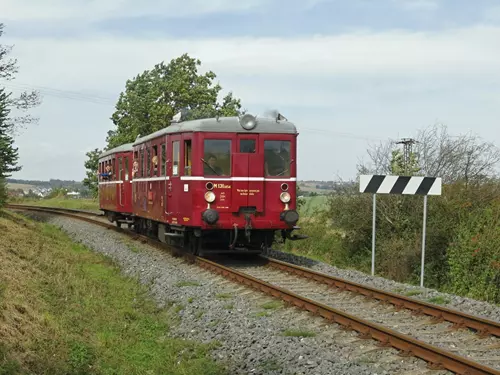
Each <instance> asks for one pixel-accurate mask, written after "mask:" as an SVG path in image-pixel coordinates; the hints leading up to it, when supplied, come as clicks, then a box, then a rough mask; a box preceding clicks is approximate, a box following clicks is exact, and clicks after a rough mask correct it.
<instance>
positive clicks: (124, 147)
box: [99, 143, 133, 159]
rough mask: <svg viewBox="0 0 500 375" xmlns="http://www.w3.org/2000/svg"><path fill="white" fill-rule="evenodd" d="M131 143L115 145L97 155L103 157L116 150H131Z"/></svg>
mask: <svg viewBox="0 0 500 375" xmlns="http://www.w3.org/2000/svg"><path fill="white" fill-rule="evenodd" d="M132 145H133V143H126V144H124V145H120V146H117V147H115V148H112V149H110V150H107V151H104V152H103V153H102V154H100V155H99V159H100V158H104V157H106V156H109V155H112V154H116V153H117V152H126V151H132Z"/></svg>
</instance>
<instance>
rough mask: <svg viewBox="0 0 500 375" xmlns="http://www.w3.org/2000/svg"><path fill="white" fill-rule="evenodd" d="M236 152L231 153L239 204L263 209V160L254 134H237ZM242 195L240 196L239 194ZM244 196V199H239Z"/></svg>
mask: <svg viewBox="0 0 500 375" xmlns="http://www.w3.org/2000/svg"><path fill="white" fill-rule="evenodd" d="M237 142H238V144H237V150H238V151H237V154H235V155H233V167H234V168H233V176H234V177H235V178H234V182H235V187H236V185H237V186H239V188H240V190H241V191H242V192H243V193H242V194H241V192H240V197H239V198H240V199H239V201H240V205H241V204H242V203H243V202H244V201H245V205H246V206H247V207H255V209H256V210H257V211H258V212H263V211H264V162H263V156H262V153H261V151H260V149H259V148H260V147H259V136H258V135H256V134H238V136H237ZM241 195H242V196H241ZM243 197H245V198H246V199H244V200H241V198H243Z"/></svg>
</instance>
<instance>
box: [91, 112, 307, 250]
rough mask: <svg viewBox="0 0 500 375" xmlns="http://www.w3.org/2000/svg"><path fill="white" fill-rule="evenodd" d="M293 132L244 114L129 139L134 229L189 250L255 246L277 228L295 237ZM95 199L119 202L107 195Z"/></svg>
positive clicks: (187, 123)
mask: <svg viewBox="0 0 500 375" xmlns="http://www.w3.org/2000/svg"><path fill="white" fill-rule="evenodd" d="M297 135H298V133H297V131H296V129H295V126H294V125H293V124H291V123H289V122H288V121H285V122H281V121H279V119H269V118H262V119H260V118H258V119H256V118H255V117H253V116H249V115H245V116H243V118H238V117H230V118H218V119H202V120H194V121H185V122H180V123H173V124H172V125H170V126H169V127H167V128H165V129H161V130H159V131H157V132H155V133H153V134H150V135H147V136H145V137H142V138H138V139H137V140H136V141H135V142H134V143H133V144H132V149H131V150H129V148H130V145H126V148H127V150H128V152H129V153H128V154H127V155H131V157H132V158H133V163H134V168H133V170H132V171H131V172H132V174H131V175H132V191H131V192H130V201H131V212H132V220H133V223H134V228H135V230H136V231H137V232H139V233H144V234H149V235H153V236H157V237H158V238H159V239H160V240H161V241H163V242H167V243H171V244H176V245H179V246H181V247H184V248H187V249H188V250H189V251H190V252H192V253H200V252H204V251H208V250H211V251H215V252H224V251H237V250H242V251H257V252H258V251H261V250H262V249H263V248H265V247H269V246H270V245H271V243H272V242H273V241H274V233H275V231H281V233H282V236H283V238H289V239H295V238H291V236H290V233H291V232H292V231H293V230H294V229H298V227H296V226H295V224H296V223H297V220H298V214H297V212H296V173H297V167H296V166H297V163H296V160H297V159H296V147H297V143H296V141H297ZM121 147H122V146H121ZM123 147H124V146H123ZM110 151H113V150H110ZM120 151H122V150H120ZM118 155H121V154H118V153H114V154H111V155H107V156H106V157H107V158H110V157H114V158H115V159H116V157H118ZM103 160H104V159H103ZM122 182H123V183H124V182H125V181H122ZM103 185H105V183H103ZM108 185H111V183H108ZM105 189H108V187H103V188H102V191H103V192H105V191H107V190H105ZM100 191H101V185H100ZM116 194H118V191H117V192H116ZM115 200H116V198H115ZM100 202H101V209H103V210H108V209H111V208H113V207H117V208H118V205H117V203H116V202H113V197H112V195H111V194H110V195H109V196H108V195H105V196H103V197H102V199H101V200H100ZM113 205H114V206H113ZM205 245H207V246H205Z"/></svg>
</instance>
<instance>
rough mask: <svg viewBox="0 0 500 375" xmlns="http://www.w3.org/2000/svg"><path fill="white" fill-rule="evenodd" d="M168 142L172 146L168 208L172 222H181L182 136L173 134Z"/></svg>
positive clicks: (168, 183)
mask: <svg viewBox="0 0 500 375" xmlns="http://www.w3.org/2000/svg"><path fill="white" fill-rule="evenodd" d="M168 144H169V146H170V147H169V148H170V155H169V156H170V157H168V158H167V159H170V163H169V177H170V180H169V181H168V182H167V196H168V199H167V208H168V212H169V213H170V220H168V221H169V222H171V223H172V224H180V223H181V220H180V218H179V211H180V204H181V194H182V189H181V180H180V176H181V160H180V154H181V136H180V135H172V136H169V137H168Z"/></svg>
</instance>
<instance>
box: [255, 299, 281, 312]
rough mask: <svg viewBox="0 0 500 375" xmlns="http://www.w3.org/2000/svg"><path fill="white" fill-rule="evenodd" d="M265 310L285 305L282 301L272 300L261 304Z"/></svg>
mask: <svg viewBox="0 0 500 375" xmlns="http://www.w3.org/2000/svg"><path fill="white" fill-rule="evenodd" d="M260 307H262V308H263V309H265V310H276V309H279V308H282V307H283V302H281V301H270V302H266V303H264V304H262V305H260Z"/></svg>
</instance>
